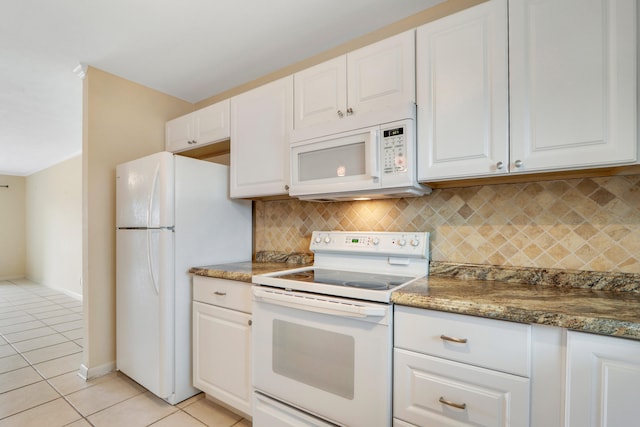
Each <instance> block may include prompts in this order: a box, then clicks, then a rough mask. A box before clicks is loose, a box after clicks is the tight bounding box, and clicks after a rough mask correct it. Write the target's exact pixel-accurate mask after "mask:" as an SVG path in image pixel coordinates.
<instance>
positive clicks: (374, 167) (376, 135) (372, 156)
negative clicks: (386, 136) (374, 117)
mask: <svg viewBox="0 0 640 427" xmlns="http://www.w3.org/2000/svg"><path fill="white" fill-rule="evenodd" d="M369 137H370V141H371V144H370V149H369V164H370V165H371V178H373V179H380V164H379V163H378V155H379V152H380V131H379V130H378V129H374V130H372V131H371V133H370V135H369Z"/></svg>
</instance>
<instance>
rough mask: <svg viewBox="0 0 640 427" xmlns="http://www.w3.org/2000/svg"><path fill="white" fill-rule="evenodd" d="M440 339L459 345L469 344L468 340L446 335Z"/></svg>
mask: <svg viewBox="0 0 640 427" xmlns="http://www.w3.org/2000/svg"><path fill="white" fill-rule="evenodd" d="M440 339H442V340H444V341H451V342H455V343H458V344H466V343H467V339H466V338H456V337H448V336H446V335H440Z"/></svg>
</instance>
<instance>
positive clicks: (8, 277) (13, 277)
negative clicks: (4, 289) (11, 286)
mask: <svg viewBox="0 0 640 427" xmlns="http://www.w3.org/2000/svg"><path fill="white" fill-rule="evenodd" d="M18 279H24V276H0V281H2V280H7V281H11V280H18Z"/></svg>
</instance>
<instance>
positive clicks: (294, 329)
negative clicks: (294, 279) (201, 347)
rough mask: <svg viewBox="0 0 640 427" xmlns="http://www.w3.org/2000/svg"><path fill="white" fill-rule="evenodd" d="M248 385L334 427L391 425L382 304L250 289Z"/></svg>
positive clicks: (387, 334)
mask: <svg viewBox="0 0 640 427" xmlns="http://www.w3.org/2000/svg"><path fill="white" fill-rule="evenodd" d="M253 293H254V296H253V333H252V337H253V349H254V354H253V386H254V388H255V389H256V390H257V391H260V392H263V393H264V394H267V395H269V396H272V397H274V398H275V399H278V400H280V401H282V402H284V403H286V404H289V405H292V406H295V407H297V408H299V409H302V410H303V411H306V412H308V413H310V414H313V415H315V416H318V417H321V418H323V419H326V420H328V421H330V422H332V423H336V424H339V425H348V426H352V427H356V426H367V427H371V426H385V427H387V426H389V425H391V350H392V349H391V346H392V340H391V333H392V325H391V319H392V314H391V309H390V306H389V305H387V304H378V303H368V302H362V301H357V300H353V301H352V300H348V299H342V298H335V297H326V296H321V295H315V294H307V293H301V292H289V291H285V290H279V289H273V288H267V287H261V286H254V288H253Z"/></svg>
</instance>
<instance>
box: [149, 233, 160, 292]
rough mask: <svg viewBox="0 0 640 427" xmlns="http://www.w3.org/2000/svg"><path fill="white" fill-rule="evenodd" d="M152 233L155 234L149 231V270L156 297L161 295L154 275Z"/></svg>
mask: <svg viewBox="0 0 640 427" xmlns="http://www.w3.org/2000/svg"><path fill="white" fill-rule="evenodd" d="M151 233H153V230H147V268H148V269H149V275H150V276H151V286H152V288H153V291H154V292H155V293H156V295H160V290H159V289H158V282H157V281H156V278H155V276H154V275H153V260H152V259H151V249H152V248H151Z"/></svg>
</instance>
